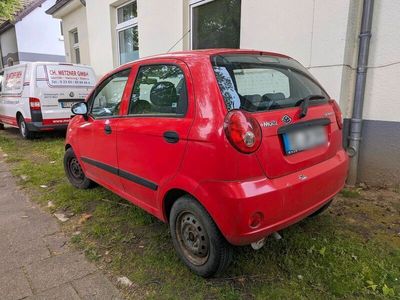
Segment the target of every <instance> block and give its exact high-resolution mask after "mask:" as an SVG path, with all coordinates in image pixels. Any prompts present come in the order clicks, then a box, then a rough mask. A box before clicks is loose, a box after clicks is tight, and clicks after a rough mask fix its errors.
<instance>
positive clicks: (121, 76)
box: [91, 69, 131, 118]
mask: <svg viewBox="0 0 400 300" xmlns="http://www.w3.org/2000/svg"><path fill="white" fill-rule="evenodd" d="M130 71H131V69H127V70H124V71H121V72H118V73H116V74H114V75H111V76H110V77H109V78H107V79H106V80H105V81H103V83H102V84H101V85H100V86H99V87H98V88H96V91H95V94H94V95H95V96H94V98H93V102H92V104H91V115H92V116H93V117H95V118H97V117H108V116H116V115H118V114H119V108H120V105H121V101H122V94H123V93H124V90H125V86H126V82H127V81H128V77H129V74H130Z"/></svg>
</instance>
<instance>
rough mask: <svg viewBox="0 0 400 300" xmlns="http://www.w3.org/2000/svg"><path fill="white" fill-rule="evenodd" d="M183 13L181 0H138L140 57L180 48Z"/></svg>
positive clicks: (182, 32) (181, 46) (181, 47)
mask: <svg viewBox="0 0 400 300" xmlns="http://www.w3.org/2000/svg"><path fill="white" fill-rule="evenodd" d="M171 14H173V17H172V15H171ZM183 15H184V5H183V0H164V1H159V0H138V29H139V55H140V57H145V56H149V55H154V54H159V53H166V52H168V51H177V50H182V49H183V41H182V36H183V34H184V26H183Z"/></svg>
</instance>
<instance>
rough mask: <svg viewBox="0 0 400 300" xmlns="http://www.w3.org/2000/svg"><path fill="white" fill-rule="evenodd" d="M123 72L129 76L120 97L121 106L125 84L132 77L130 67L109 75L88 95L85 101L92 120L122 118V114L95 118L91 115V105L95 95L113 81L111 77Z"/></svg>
mask: <svg viewBox="0 0 400 300" xmlns="http://www.w3.org/2000/svg"><path fill="white" fill-rule="evenodd" d="M125 71H129V75H128V79H127V81H126V83H125V87H124V90H123V91H122V96H121V102H120V103H121V105H122V102H123V101H124V99H123V96H124V93H125V89H126V88H127V84H128V81H129V77H130V76H131V75H132V66H130V67H127V68H123V69H121V70H118V71H117V72H115V73H113V74H111V75H110V76H108V77H107V78H105V79H104V80H103V81H102V82H100V83H99V84H98V85H97V86H96V87H95V88H94V90H93V93H92V94H91V95H90V98H89V100H88V101H87V103H86V104H87V107H88V116H90V117H91V118H92V119H93V120H103V119H111V118H121V117H124V116H125V115H124V114H118V115H112V116H100V117H96V116H94V115H93V114H92V109H93V104H94V99H95V98H96V97H97V95H98V94H99V93H100V92H101V91H102V90H103V88H104V87H105V86H106V85H107V84H108V83H110V81H111V80H112V79H113V77H114V76H115V75H117V74H120V73H122V72H125Z"/></svg>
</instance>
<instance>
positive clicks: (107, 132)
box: [104, 124, 112, 134]
mask: <svg viewBox="0 0 400 300" xmlns="http://www.w3.org/2000/svg"><path fill="white" fill-rule="evenodd" d="M104 132H105V133H106V134H111V132H112V129H111V126H110V124H106V125H104Z"/></svg>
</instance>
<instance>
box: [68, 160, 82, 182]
mask: <svg viewBox="0 0 400 300" xmlns="http://www.w3.org/2000/svg"><path fill="white" fill-rule="evenodd" d="M69 171H70V174H71V175H72V176H73V177H74V178H75V179H76V180H79V181H82V180H83V179H84V176H85V175H84V174H83V171H82V168H81V165H80V164H79V162H78V160H77V159H76V158H72V159H71V160H70V162H69Z"/></svg>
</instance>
